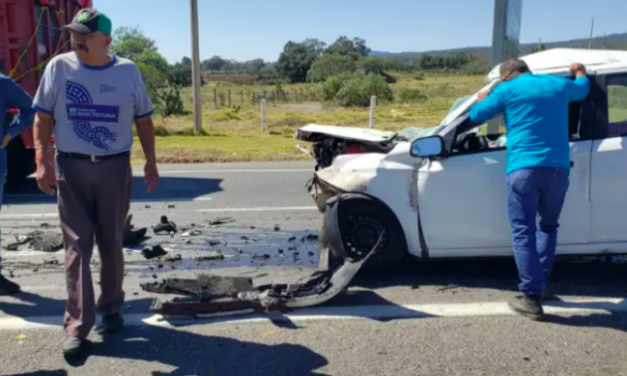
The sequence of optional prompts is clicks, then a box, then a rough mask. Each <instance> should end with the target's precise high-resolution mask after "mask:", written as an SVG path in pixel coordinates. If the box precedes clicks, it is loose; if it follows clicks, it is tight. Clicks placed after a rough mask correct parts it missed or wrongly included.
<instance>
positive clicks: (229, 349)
mask: <svg viewBox="0 0 627 376" xmlns="http://www.w3.org/2000/svg"><path fill="white" fill-rule="evenodd" d="M15 297H16V298H17V299H19V300H21V301H22V302H24V303H28V304H29V305H30V306H31V307H32V308H34V309H35V310H36V311H37V312H39V313H38V316H28V315H27V316H20V315H19V313H20V312H23V309H22V308H21V307H20V306H22V304H12V303H2V302H0V311H3V312H4V313H6V314H9V315H12V316H17V317H22V318H23V319H25V320H26V321H29V322H33V323H38V324H49V325H60V324H61V322H60V319H61V318H60V316H59V315H61V314H62V312H63V307H64V301H62V300H58V299H51V298H46V297H41V296H39V295H36V294H30V293H20V294H17V295H15ZM151 302H152V299H140V300H135V301H130V302H128V303H127V305H126V308H125V313H130V312H138V311H141V312H142V313H146V312H148V307H149V306H150V303H151ZM43 307H46V310H45V311H44V310H42V309H41V308H43ZM52 307H54V308H55V310H56V311H55V312H51V311H50V309H51V308H52ZM45 314H47V315H54V316H56V317H57V319H54V320H59V322H54V321H52V320H51V319H52V317H50V316H48V317H44V316H42V315H45ZM196 327H197V326H189V327H187V328H184V329H181V328H179V329H171V328H164V327H159V326H150V325H145V326H127V327H126V328H125V329H124V331H123V332H121V333H118V334H115V335H107V336H105V337H103V341H102V342H95V343H93V344H92V346H90V348H89V350H88V352H87V353H86V356H84V357H81V358H69V359H66V360H67V362H68V364H69V365H71V366H74V367H81V366H83V365H85V364H86V363H87V362H88V360H89V357H91V356H99V357H108V358H112V359H129V360H143V361H146V362H151V363H158V364H163V365H167V366H170V367H174V368H176V369H175V370H174V371H173V372H171V373H163V372H154V373H153V375H155V376H162V375H169V376H179V375H180V376H184V375H233V376H235V375H242V376H248V375H251V374H255V375H259V376H275V375H286V376H287V375H303V376H307V375H311V376H313V375H317V376H324V375H322V374H320V373H314V371H315V370H316V369H318V368H320V367H324V366H326V365H327V364H328V361H327V360H326V358H324V357H323V356H322V355H319V354H317V353H315V352H313V351H312V350H310V349H308V348H307V347H304V346H301V345H292V344H279V345H266V344H259V343H253V342H245V341H240V340H237V339H234V338H227V337H217V336H207V335H203V334H198V333H193V332H192V331H193V330H194V329H195V328H196ZM235 334H237V333H235ZM58 345H59V346H61V344H60V343H59V344H58ZM294 359H297V360H298V361H294ZM60 372H62V373H60ZM27 375H35V376H57V375H58V376H65V375H67V373H65V371H49V372H35V373H26V374H23V375H16V376H27Z"/></svg>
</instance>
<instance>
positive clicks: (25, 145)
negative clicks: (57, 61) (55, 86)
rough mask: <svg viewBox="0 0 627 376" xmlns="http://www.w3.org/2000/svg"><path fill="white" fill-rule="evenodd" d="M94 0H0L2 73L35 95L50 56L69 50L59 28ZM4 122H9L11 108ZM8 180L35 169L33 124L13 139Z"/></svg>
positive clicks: (9, 150) (10, 149) (21, 176)
mask: <svg viewBox="0 0 627 376" xmlns="http://www.w3.org/2000/svg"><path fill="white" fill-rule="evenodd" d="M91 7H92V0H0V72H3V73H4V74H5V75H7V76H10V77H12V78H13V79H14V80H15V81H16V82H17V83H18V84H19V85H20V86H21V87H22V88H23V89H24V90H25V91H26V92H28V93H29V94H31V95H35V92H36V91H37V86H38V85H39V80H40V78H41V75H42V73H43V69H44V68H45V66H46V64H47V63H48V61H50V59H52V58H53V57H54V56H56V55H57V54H59V53H63V52H67V51H69V50H70V45H69V35H67V33H66V32H64V31H62V30H61V29H60V27H61V26H63V25H65V24H68V23H69V22H70V21H71V20H72V18H73V17H74V15H75V14H76V13H77V12H78V11H79V10H80V9H82V8H91ZM5 115H6V116H5V119H4V121H10V118H12V116H13V113H12V112H11V111H8V112H7V113H6V114H5ZM7 152H8V164H9V168H8V172H7V174H8V176H7V179H8V180H16V179H23V178H25V177H27V176H28V175H30V174H32V173H33V172H34V170H35V151H34V149H33V130H32V127H31V128H29V129H28V130H27V131H24V132H22V133H21V134H20V137H16V138H15V139H13V140H12V141H11V143H10V144H9V146H8V148H7Z"/></svg>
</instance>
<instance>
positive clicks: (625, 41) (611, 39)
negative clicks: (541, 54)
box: [370, 33, 627, 59]
mask: <svg viewBox="0 0 627 376" xmlns="http://www.w3.org/2000/svg"><path fill="white" fill-rule="evenodd" d="M604 43H605V48H607V49H618V50H625V49H627V33H622V34H611V35H608V36H607V37H596V38H593V39H592V48H593V49H602V48H603V44H604ZM542 44H544V45H545V46H546V48H547V49H550V48H588V39H587V38H585V39H584V38H582V39H573V40H568V41H562V42H542ZM536 45H537V43H527V44H522V45H521V54H522V55H526V54H529V53H531V49H532V48H533V47H534V46H536ZM491 51H492V47H464V48H455V49H449V50H434V51H423V52H386V51H372V52H371V53H370V56H378V57H391V58H399V59H408V58H409V59H411V58H416V57H418V56H420V55H423V54H427V53H428V54H433V55H441V54H451V53H456V52H465V53H468V54H471V55H474V56H476V57H479V58H490V55H491Z"/></svg>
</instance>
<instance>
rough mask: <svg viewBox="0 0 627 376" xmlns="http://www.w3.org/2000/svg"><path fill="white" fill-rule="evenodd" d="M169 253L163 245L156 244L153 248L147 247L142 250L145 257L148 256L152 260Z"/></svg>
mask: <svg viewBox="0 0 627 376" xmlns="http://www.w3.org/2000/svg"><path fill="white" fill-rule="evenodd" d="M167 254H168V252H167V251H166V250H165V249H163V247H161V246H160V245H155V246H153V247H152V248H145V249H144V250H143V251H142V256H144V258H146V259H147V260H151V259H153V258H156V257H161V256H165V255H167Z"/></svg>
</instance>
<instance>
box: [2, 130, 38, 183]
mask: <svg viewBox="0 0 627 376" xmlns="http://www.w3.org/2000/svg"><path fill="white" fill-rule="evenodd" d="M7 166H8V171H7V182H12V183H15V182H19V181H21V180H24V179H26V178H27V177H28V176H30V175H31V174H32V173H34V172H35V168H36V166H35V149H27V148H26V147H25V146H24V142H22V137H21V136H19V137H15V138H14V139H13V140H11V142H9V146H7Z"/></svg>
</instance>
